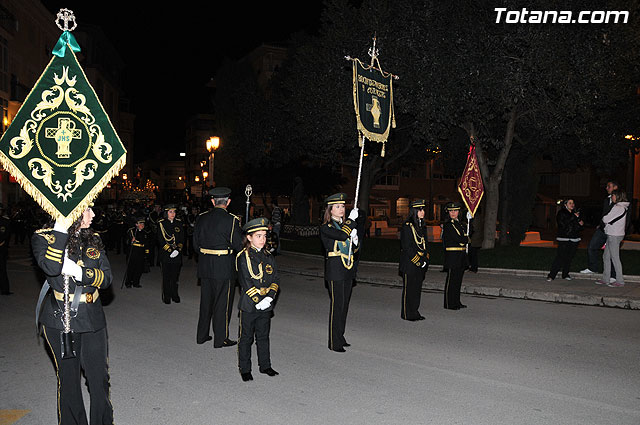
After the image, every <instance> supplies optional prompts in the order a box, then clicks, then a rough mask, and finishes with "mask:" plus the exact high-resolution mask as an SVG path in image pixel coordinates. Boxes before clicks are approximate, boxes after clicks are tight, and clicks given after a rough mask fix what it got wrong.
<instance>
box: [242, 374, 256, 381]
mask: <svg viewBox="0 0 640 425" xmlns="http://www.w3.org/2000/svg"><path fill="white" fill-rule="evenodd" d="M240 376H242V380H243V381H244V382H247V381H253V375H252V374H251V372H247V373H241V374H240Z"/></svg>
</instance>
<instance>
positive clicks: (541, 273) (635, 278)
mask: <svg viewBox="0 0 640 425" xmlns="http://www.w3.org/2000/svg"><path fill="white" fill-rule="evenodd" d="M282 254H287V255H293V256H298V257H303V258H311V259H315V260H319V259H322V258H323V257H322V256H321V255H315V254H305V253H302V252H294V251H282ZM360 264H362V265H365V266H376V267H384V268H390V269H397V268H398V263H383V262H377V261H360ZM429 270H442V265H439V264H429ZM478 270H479V271H481V272H482V273H483V274H509V275H513V276H536V277H541V278H544V277H547V274H548V273H549V271H548V270H522V269H500V268H486V267H479V268H478ZM574 274H577V275H578V276H581V277H584V278H585V279H591V278H594V279H595V278H596V277H597V276H600V275H601V274H602V273H593V274H591V275H583V274H581V273H579V272H578V273H574ZM624 281H625V282H634V283H640V275H635V274H632V275H624Z"/></svg>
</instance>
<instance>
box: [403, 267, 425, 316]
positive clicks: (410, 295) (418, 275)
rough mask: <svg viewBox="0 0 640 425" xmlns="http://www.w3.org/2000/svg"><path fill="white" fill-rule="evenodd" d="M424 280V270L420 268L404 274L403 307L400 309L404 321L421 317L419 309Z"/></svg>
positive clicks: (411, 269)
mask: <svg viewBox="0 0 640 425" xmlns="http://www.w3.org/2000/svg"><path fill="white" fill-rule="evenodd" d="M413 269H415V270H413ZM423 280H424V270H423V269H421V268H418V267H412V268H410V269H409V270H408V271H406V272H404V273H403V274H402V305H401V307H400V317H402V318H403V319H404V320H416V319H417V318H418V317H420V313H419V312H418V309H419V308H420V298H421V296H422V281H423Z"/></svg>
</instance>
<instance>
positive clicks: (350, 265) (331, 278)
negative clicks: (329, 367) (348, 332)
mask: <svg viewBox="0 0 640 425" xmlns="http://www.w3.org/2000/svg"><path fill="white" fill-rule="evenodd" d="M346 198H347V197H346V195H345V194H344V193H336V194H334V195H331V196H329V197H327V198H326V200H325V203H326V204H327V208H326V210H325V213H324V220H323V224H322V226H320V240H321V241H322V245H323V246H324V250H325V267H324V279H325V281H326V283H327V286H328V288H329V294H330V296H331V308H330V313H329V349H330V350H332V351H336V352H339V353H344V352H345V351H346V350H345V347H349V346H350V344H349V343H347V341H346V339H345V338H344V333H345V326H346V321H347V312H348V310H349V300H350V298H351V289H352V286H353V279H354V278H355V269H354V264H355V261H356V260H355V251H356V250H357V249H358V245H359V240H358V234H357V233H358V231H357V223H356V219H357V218H358V210H357V209H355V208H354V209H353V210H351V212H350V213H349V217H348V218H345V215H346V214H345V202H346ZM349 252H351V256H349Z"/></svg>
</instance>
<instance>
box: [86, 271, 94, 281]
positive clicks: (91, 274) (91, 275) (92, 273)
mask: <svg viewBox="0 0 640 425" xmlns="http://www.w3.org/2000/svg"><path fill="white" fill-rule="evenodd" d="M94 276H95V273H94V272H93V269H87V277H88V278H89V279H93V277H94Z"/></svg>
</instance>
